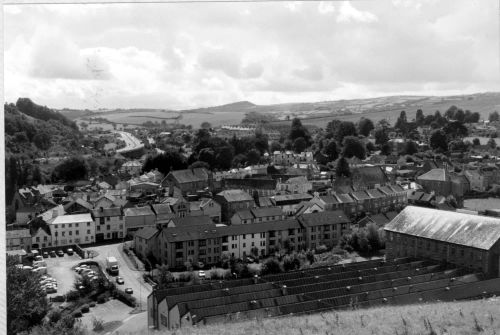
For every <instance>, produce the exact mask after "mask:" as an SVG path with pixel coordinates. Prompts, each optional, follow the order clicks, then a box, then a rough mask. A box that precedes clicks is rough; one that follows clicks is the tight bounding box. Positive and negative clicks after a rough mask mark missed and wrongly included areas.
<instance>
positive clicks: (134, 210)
mask: <svg viewBox="0 0 500 335" xmlns="http://www.w3.org/2000/svg"><path fill="white" fill-rule="evenodd" d="M124 214H125V216H146V215H155V214H154V213H153V211H152V210H151V208H150V207H149V206H143V207H131V208H126V209H125V211H124Z"/></svg>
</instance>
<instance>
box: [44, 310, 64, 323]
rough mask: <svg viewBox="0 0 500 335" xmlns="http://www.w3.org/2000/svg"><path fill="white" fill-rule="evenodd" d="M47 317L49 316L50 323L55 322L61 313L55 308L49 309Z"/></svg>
mask: <svg viewBox="0 0 500 335" xmlns="http://www.w3.org/2000/svg"><path fill="white" fill-rule="evenodd" d="M47 317H48V318H49V322H50V323H57V322H58V321H59V320H61V317H62V314H61V311H59V310H57V309H55V310H52V311H50V312H49V314H48V315H47Z"/></svg>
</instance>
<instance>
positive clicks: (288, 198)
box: [273, 193, 313, 202]
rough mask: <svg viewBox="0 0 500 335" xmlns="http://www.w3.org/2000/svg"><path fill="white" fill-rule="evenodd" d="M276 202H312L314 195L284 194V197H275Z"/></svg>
mask: <svg viewBox="0 0 500 335" xmlns="http://www.w3.org/2000/svg"><path fill="white" fill-rule="evenodd" d="M273 198H274V201H275V202H282V201H298V202H300V201H302V200H311V199H312V198H313V196H312V195H310V194H309V193H298V194H283V195H275V196H274V197H273Z"/></svg>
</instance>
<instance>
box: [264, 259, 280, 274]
mask: <svg viewBox="0 0 500 335" xmlns="http://www.w3.org/2000/svg"><path fill="white" fill-rule="evenodd" d="M280 272H281V267H280V263H279V261H278V260H277V259H274V258H268V259H266V261H265V262H264V264H263V265H262V269H261V274H262V275H267V274H273V273H280Z"/></svg>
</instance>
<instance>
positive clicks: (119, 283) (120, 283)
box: [116, 277, 125, 285]
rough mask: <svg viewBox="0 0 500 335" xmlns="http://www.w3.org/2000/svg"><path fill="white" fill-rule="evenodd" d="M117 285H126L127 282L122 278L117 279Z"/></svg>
mask: <svg viewBox="0 0 500 335" xmlns="http://www.w3.org/2000/svg"><path fill="white" fill-rule="evenodd" d="M116 283H117V284H118V285H123V284H124V283H125V281H124V280H123V278H122V277H116Z"/></svg>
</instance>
